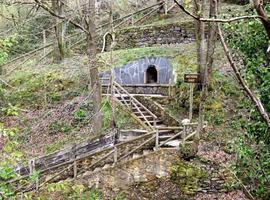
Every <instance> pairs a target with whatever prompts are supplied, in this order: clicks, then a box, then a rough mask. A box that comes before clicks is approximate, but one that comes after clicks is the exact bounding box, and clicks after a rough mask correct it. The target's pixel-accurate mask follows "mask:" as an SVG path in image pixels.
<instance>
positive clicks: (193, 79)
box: [184, 74, 200, 83]
mask: <svg viewBox="0 0 270 200" xmlns="http://www.w3.org/2000/svg"><path fill="white" fill-rule="evenodd" d="M184 81H185V82H186V83H200V74H185V75H184Z"/></svg>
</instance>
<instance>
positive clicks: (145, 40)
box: [115, 21, 195, 49]
mask: <svg viewBox="0 0 270 200" xmlns="http://www.w3.org/2000/svg"><path fill="white" fill-rule="evenodd" d="M194 40H195V33H194V24H193V22H192V21H187V22H182V23H181V24H168V25H164V24H161V25H158V26H157V25H155V26H145V27H139V28H128V29H123V30H121V31H119V32H118V33H117V38H116V42H117V45H116V47H115V49H128V48H138V47H150V46H155V45H163V44H176V43H177V44H179V43H190V42H192V41H194Z"/></svg>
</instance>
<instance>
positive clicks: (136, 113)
mask: <svg viewBox="0 0 270 200" xmlns="http://www.w3.org/2000/svg"><path fill="white" fill-rule="evenodd" d="M141 112H142V114H149V113H148V111H146V110H143V111H141ZM133 113H134V114H135V115H138V114H139V115H140V114H141V113H140V112H139V111H135V112H133Z"/></svg>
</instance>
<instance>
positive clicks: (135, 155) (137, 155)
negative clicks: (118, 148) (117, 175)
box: [132, 153, 141, 159]
mask: <svg viewBox="0 0 270 200" xmlns="http://www.w3.org/2000/svg"><path fill="white" fill-rule="evenodd" d="M140 156H141V154H138V153H134V154H132V158H133V159H134V158H138V157H140Z"/></svg>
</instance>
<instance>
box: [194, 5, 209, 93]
mask: <svg viewBox="0 0 270 200" xmlns="http://www.w3.org/2000/svg"><path fill="white" fill-rule="evenodd" d="M194 2H195V6H194V9H195V13H196V15H197V16H198V17H199V18H202V17H203V16H204V10H205V0H195V1H194ZM195 34H196V41H197V62H198V69H197V72H198V74H200V79H201V82H203V80H204V69H205V67H206V56H205V23H204V22H202V21H199V20H195ZM198 89H199V90H201V89H202V85H201V84H200V85H198Z"/></svg>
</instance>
